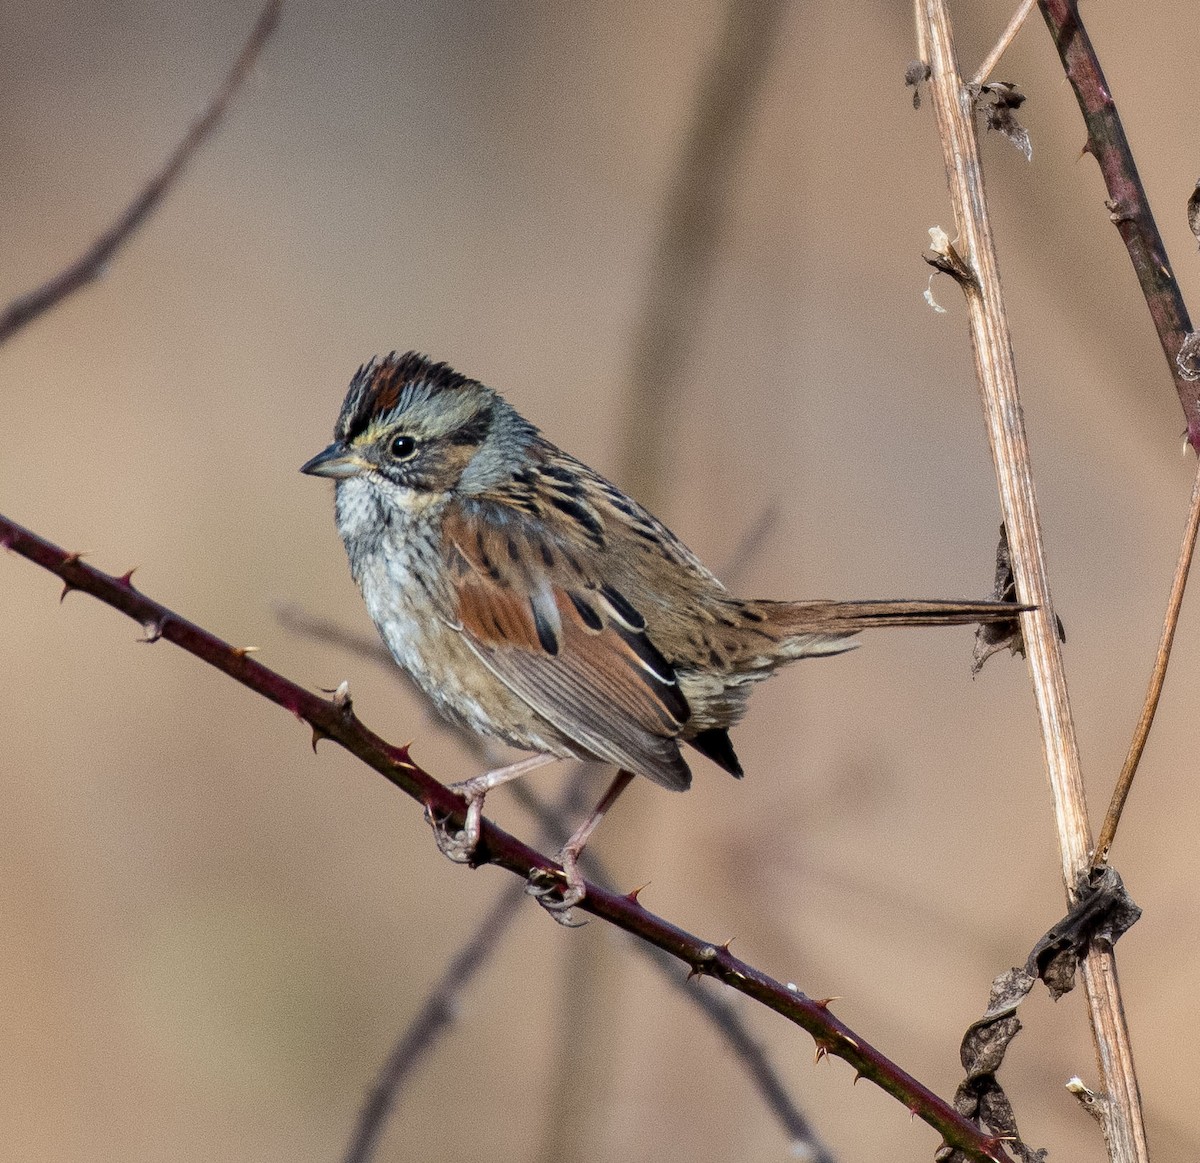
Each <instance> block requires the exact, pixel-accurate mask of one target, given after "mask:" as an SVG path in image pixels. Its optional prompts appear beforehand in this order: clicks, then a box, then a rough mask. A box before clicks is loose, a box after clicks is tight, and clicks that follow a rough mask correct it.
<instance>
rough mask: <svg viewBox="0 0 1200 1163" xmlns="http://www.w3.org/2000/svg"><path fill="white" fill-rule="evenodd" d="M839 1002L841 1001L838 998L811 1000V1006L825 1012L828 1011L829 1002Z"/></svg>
mask: <svg viewBox="0 0 1200 1163" xmlns="http://www.w3.org/2000/svg"><path fill="white" fill-rule="evenodd" d="M841 1000H842V999H841V998H840V997H822V998H813V1005H815V1006H816V1007H817V1008H818V1009H822V1010H827V1009H829V1003H830V1002H835V1001H841Z"/></svg>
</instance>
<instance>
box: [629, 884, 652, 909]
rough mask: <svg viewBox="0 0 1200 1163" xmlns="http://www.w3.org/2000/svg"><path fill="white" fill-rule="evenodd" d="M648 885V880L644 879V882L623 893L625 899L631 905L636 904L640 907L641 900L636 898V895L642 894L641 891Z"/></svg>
mask: <svg viewBox="0 0 1200 1163" xmlns="http://www.w3.org/2000/svg"><path fill="white" fill-rule="evenodd" d="M649 887H650V881H646V883H645V884H639V885H638V886H637V888H635V889H632V890H631V891H629V892H627V893H626V894H625V899H626V900H627V901H628V902H629V903H630V904H631V905H637V906H638V907H639V908H641V907H643V906H642V902H641V901H639V900H638V897H639V896H640V895H641V894H642V892H643V891H645V890H646V889H648V888H649Z"/></svg>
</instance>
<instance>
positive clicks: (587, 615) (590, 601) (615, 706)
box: [442, 499, 691, 790]
mask: <svg viewBox="0 0 1200 1163" xmlns="http://www.w3.org/2000/svg"><path fill="white" fill-rule="evenodd" d="M560 514H561V516H560ZM570 520H572V518H571V516H570V514H568V513H565V512H562V511H560V510H557V509H556V510H555V511H554V512H553V513H546V512H542V513H539V514H538V516H537V518H536V519H533V518H532V517H531V516H529V515H527V514H526V513H524V512H522V511H521V510H520V509H518V508H515V507H514V506H512V505H506V504H502V503H497V502H494V501H487V500H477V499H470V500H456V501H455V502H453V503H452V504H451V505H450V506H449V507H448V508H447V509H446V510H445V512H444V515H443V526H442V532H443V537H442V545H443V548H444V552H445V554H446V557H447V560H446V565H447V574H448V576H449V578H450V579H451V587H450V595H449V596H450V602H451V604H452V606H453V609H452V610H451V611H449V619H448V620H449V621H451V623H452V624H453V625H454V626H455V628H456V629H457V630H459V631H460V632H461V633H462V635H463V636H464V638H465V639H466V640H467V642H468V643H469V644H470V646H471V648H472V649H473V650H474V651H475V653H476V654H477V655H478V656H479V658H480V660H481V661H482V662H483V664H484V665H485V666H487V668H488V669H489V670H490V671H491V672H492V673H493V674H494V675H496V677H497V678H499V679H500V680H501V681H502V682H503V683H504V684H505V685H506V686H507V687H508V688H509V689H510V690H511V691H513V693H514V694H516V695H517V696H518V697H519V698H521V699H522V700H523V701H524V702H526V703H527V704H528V705H529V706H530V707H531V708H532V709H533V710H534V711H536V712H537V714H539V715H540V716H542V717H543V718H544V719H546V720H547V721H548V722H549V723H551V724H552V725H553V726H554V727H556V728H557V729H558V730H559V731H561V732H562V733H563V734H564V735H566V736H567V737H568V738H569V739H572V740H574V741H575V742H577V743H579V744H580V745H581V746H582V747H583V748H584V749H586V750H587V751H588V752H590V753H591V754H593V755H595V756H596V757H598V758H600V759H603V760H606V761H608V762H610V763H613V764H616V765H617V766H619V767H621V768H624V769H626V770H628V771H632V772H634V773H636V774H639V775H645V776H648V777H649V778H650V779H652V780H654V781H655V782H656V783H660V784H662V785H663V786H664V787H668V788H672V789H676V790H683V789H684V788H686V787H687V786H688V785H689V784H690V782H691V772H690V771H689V770H688V766H687V764H686V763H685V762H684V761H683V759H682V757H681V756H680V754H679V742H678V739H679V734H680V732H681V730H682V728H683V726H684V724H685V723H686V722H687V719H688V715H689V707H688V704H687V700H686V699H685V698H684V697H683V694H682V693H681V692H680V689H679V683H678V681H677V679H676V675H675V671H674V669H673V667H672V666H671V664H670V663H668V662H667V660H666V659H665V658H664V657H663V656H662V654H661V653H660V652H659V650H658V649H657V648H656V647H655V645H654V643H653V642H651V641H650V639H649V637H648V636H647V635H646V620H645V618H644V617H643V616H642V614H641V613H640V612H639V611H638V610H637V609H636V608H634V606H633V605H632V603H630V602H629V600H628V599H627V598H626V597H625V596H624V595H623V594H622V593H620V592H619V591H618V590H616V589H615V588H613V587H612V586H611V585H605V584H604V582H603V579H602V578H600V577H598V576H596V573H597V571H595V570H593V571H589V570H588V568H587V566H586V565H585V564H584V563H583V562H584V561H586V559H587V558H588V557H590V556H591V554H592V553H595V552H596V551H597V550H596V547H592V548H591V549H590V550H589V551H588V552H587V553H583V552H580V550H579V548H578V544H579V542H578V532H577V530H572V529H570V528H569V527H568V526H567V525H566V524H565V522H568V521H570ZM560 525H561V526H562V527H561V528H560ZM572 538H573V539H574V542H575V545H576V548H575V549H574V550H573V549H572V547H571V541H572ZM581 559H582V560H581Z"/></svg>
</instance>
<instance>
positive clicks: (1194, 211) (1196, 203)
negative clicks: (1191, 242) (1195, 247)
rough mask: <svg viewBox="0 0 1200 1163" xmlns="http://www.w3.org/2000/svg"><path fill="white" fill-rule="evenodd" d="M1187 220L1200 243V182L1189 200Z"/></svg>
mask: <svg viewBox="0 0 1200 1163" xmlns="http://www.w3.org/2000/svg"><path fill="white" fill-rule="evenodd" d="M1187 219H1188V225H1189V226H1190V227H1191V228H1192V233H1193V234H1194V235H1195V236H1196V241H1197V242H1200V182H1197V183H1196V188H1195V189H1194V190H1193V191H1192V196H1191V197H1190V198H1189V199H1188V200H1187Z"/></svg>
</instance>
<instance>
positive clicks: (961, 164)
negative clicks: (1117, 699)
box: [916, 0, 1147, 1163]
mask: <svg viewBox="0 0 1200 1163" xmlns="http://www.w3.org/2000/svg"><path fill="white" fill-rule="evenodd" d="M916 12H917V24H918V29H919V34H918V40H919V42H920V43H921V45H922V48H923V51H924V52H925V53H926V54H927V55H926V56H925V60H926V61H927V63H928V64H929V66H930V69H931V77H930V82H929V84H930V96H931V99H932V102H933V105H934V109H935V112H936V114H937V123H938V131H939V136H940V138H941V142H942V150H943V155H944V159H945V164H946V174H947V178H948V180H949V184H950V195H951V201H952V202H953V205H954V217H955V225H956V227H957V238H956V239H955V240H954V242H953V243H950V242H949V240H947V241H946V243H945V246H944V248H943V249H944V250H945V252H946V253H945V254H944V255H942V256H941V258H942V261H943V262H944V263H945V264H946V266H945V268H944V269H946V270H947V272H948V273H951V274H952V275H953V276H954V277H955V279H956V281H957V282H958V284H959V286H960V287H961V288H962V291H963V294H964V296H965V298H966V302H967V309H968V316H969V322H970V330H971V344H972V349H973V351H974V355H975V370H976V375H977V376H978V379H979V387H980V392H981V395H982V398H983V406H984V413H985V418H986V421H987V426H988V436H989V440H990V441H991V446H992V457H993V460H994V461H995V465H996V477H997V483H998V486H999V493H1000V507H1001V510H1002V513H1003V517H1004V523H1005V526H1006V528H1007V530H1008V538H1009V545H1010V548H1011V558H1012V566H1013V573H1014V575H1015V577H1016V584H1017V597H1018V599H1019V600H1020V601H1021V602H1023V603H1028V604H1030V605H1032V606H1033V607H1034V608H1033V609H1032V610H1030V611H1028V612H1026V613H1024V614H1022V615H1021V626H1022V631H1023V633H1024V637H1025V643H1026V651H1027V657H1028V660H1029V669H1030V674H1031V677H1032V680H1033V688H1034V699H1035V702H1036V704H1037V711H1038V720H1039V723H1040V725H1041V731H1042V746H1043V751H1044V754H1045V760H1046V768H1047V773H1048V775H1049V778H1050V787H1051V792H1052V794H1053V797H1054V811H1055V822H1056V824H1057V829H1058V836H1059V844H1060V849H1061V861H1062V872H1063V880H1064V882H1065V884H1066V888H1067V897H1068V901H1069V903H1074V901H1075V898H1076V894H1077V892H1078V890H1079V886H1080V885H1081V883H1083V880H1084V878H1085V877H1086V875H1087V873H1088V871H1089V869H1090V867H1091V828H1090V826H1089V824H1088V817H1087V801H1086V798H1085V795H1084V787H1083V775H1082V771H1081V768H1080V762H1079V749H1078V746H1077V744H1076V741H1075V727H1074V722H1073V720H1072V717H1071V707H1070V702H1069V701H1068V698H1067V684H1066V676H1065V673H1064V670H1063V661H1062V652H1061V650H1060V648H1059V640H1058V635H1057V633H1056V629H1057V628H1056V625H1055V620H1054V607H1053V602H1052V598H1051V594H1050V582H1049V578H1048V576H1047V572H1046V563H1045V558H1044V555H1043V551H1042V538H1041V526H1040V522H1039V518H1038V510H1037V500H1036V497H1035V495H1034V487H1033V473H1032V467H1031V463H1030V457H1029V446H1028V443H1027V441H1026V438H1025V427H1024V419H1023V416H1022V411H1021V401H1020V396H1019V393H1018V391H1017V377H1016V364H1015V361H1014V359H1013V352H1012V343H1011V340H1010V337H1009V330H1008V322H1007V319H1006V317H1005V313H1004V305H1003V299H1002V296H1001V291H1000V274H999V266H998V264H997V261H996V253H995V245H994V243H993V240H992V230H991V222H990V220H989V217H988V210H987V202H986V198H985V195H984V190H983V180H982V168H981V163H980V158H979V141H978V136H977V133H976V129H975V121H974V111H973V108H974V107H973V102H972V100H971V96H970V93H969V92H968V91H967V89H966V87H965V86H964V84H963V81H962V78H961V77H960V76H959V72H958V64H957V61H956V59H955V53H954V41H953V33H952V31H951V27H950V17H949V13H948V11H947V9H946V5H945V3H944V0H917V3H916ZM1083 979H1084V984H1085V986H1086V990H1087V995H1088V1003H1089V1008H1090V1013H1091V1019H1092V1030H1093V1033H1094V1036H1095V1041H1096V1053H1097V1060H1098V1064H1099V1069H1100V1074H1101V1077H1102V1078H1103V1080H1104V1085H1105V1090H1106V1091H1107V1093H1108V1095H1109V1097H1110V1098H1111V1100H1112V1102H1111V1108H1110V1110H1109V1111H1108V1115H1107V1118H1106V1121H1105V1139H1106V1142H1107V1143H1108V1146H1109V1150H1110V1152H1111V1154H1112V1158H1113V1159H1114V1160H1120V1161H1121V1163H1126V1161H1132V1160H1138V1161H1143V1160H1145V1159H1146V1158H1147V1154H1146V1137H1145V1129H1144V1124H1143V1119H1142V1111H1141V1096H1140V1095H1139V1093H1138V1086H1137V1076H1136V1074H1135V1073H1134V1069H1133V1055H1132V1050H1131V1047H1130V1043H1129V1032H1128V1029H1127V1027H1126V1024H1125V1015H1124V1011H1123V1009H1122V1006H1121V994H1120V987H1119V985H1118V983H1117V975H1116V961H1115V959H1114V956H1113V951H1112V949H1111V948H1107V947H1104V946H1103V945H1102V944H1101V943H1097V944H1096V945H1094V946H1093V947H1092V948H1091V949H1090V950H1089V952H1088V955H1087V957H1086V958H1085V960H1084V964H1083Z"/></svg>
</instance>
